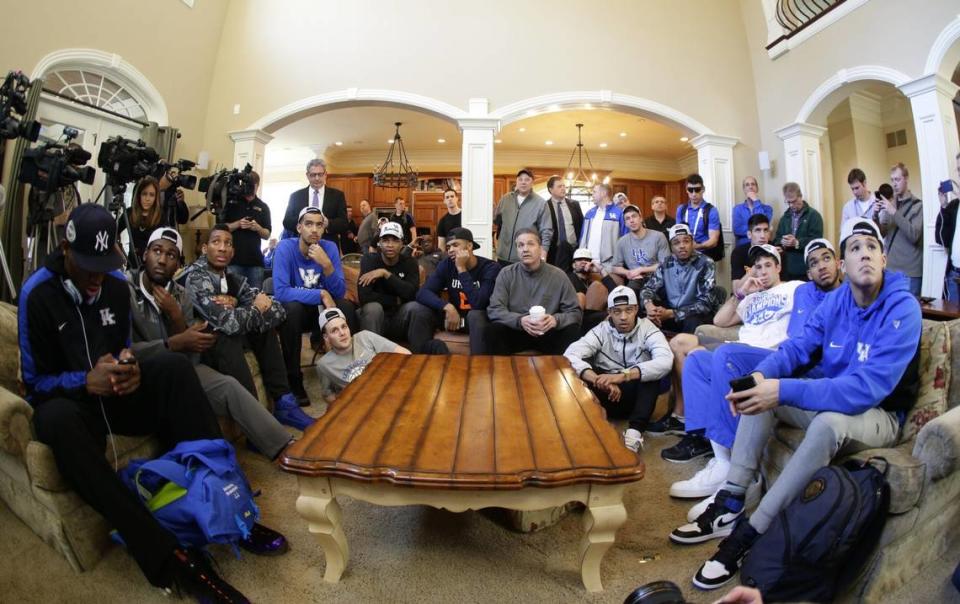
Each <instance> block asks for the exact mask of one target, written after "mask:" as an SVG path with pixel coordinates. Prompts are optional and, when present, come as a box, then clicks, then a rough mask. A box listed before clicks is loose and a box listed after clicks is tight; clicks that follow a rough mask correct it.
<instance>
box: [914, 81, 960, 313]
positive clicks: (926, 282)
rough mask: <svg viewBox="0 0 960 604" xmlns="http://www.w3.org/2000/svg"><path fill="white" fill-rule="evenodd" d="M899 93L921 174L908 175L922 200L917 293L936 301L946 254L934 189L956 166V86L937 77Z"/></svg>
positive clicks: (959, 144)
mask: <svg viewBox="0 0 960 604" xmlns="http://www.w3.org/2000/svg"><path fill="white" fill-rule="evenodd" d="M900 90H901V91H902V92H903V94H905V95H906V96H907V97H908V98H909V99H910V106H911V108H912V109H913V127H914V130H915V131H916V135H917V151H918V154H919V156H920V157H919V159H920V166H921V170H922V174H911V177H912V179H911V180H912V181H913V182H912V187H911V188H912V189H913V191H914V194H915V195H917V194H919V195H920V198H921V199H922V200H923V223H924V225H925V228H924V233H923V237H924V245H923V288H922V290H921V293H922V294H923V295H924V296H930V297H931V298H939V297H940V295H941V294H942V293H943V274H944V270H946V267H947V253H946V250H944V249H943V247H942V246H940V245H938V244H937V242H936V239H935V238H934V228H935V226H936V221H937V214H938V213H939V212H940V200H939V196H938V195H937V187H938V185H939V184H940V181H943V180H947V179H952V178H954V177H955V176H956V175H955V174H954V168H955V166H956V164H955V162H954V158H955V157H956V156H957V151H958V149H960V142H958V140H957V124H956V121H955V119H956V118H955V117H954V109H953V104H952V101H953V98H954V97H955V96H956V94H957V90H958V87H957V85H956V84H953V83H952V82H949V81H947V80H945V79H943V78H942V77H940V76H939V75H937V74H932V75H928V76H924V77H922V78H920V79H919V80H914V81H912V82H907V83H906V84H904V85H902V86H900Z"/></svg>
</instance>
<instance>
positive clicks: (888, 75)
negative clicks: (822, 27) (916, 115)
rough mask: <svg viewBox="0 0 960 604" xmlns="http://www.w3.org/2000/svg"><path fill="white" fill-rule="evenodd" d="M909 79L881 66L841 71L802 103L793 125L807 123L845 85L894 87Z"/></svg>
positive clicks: (862, 66)
mask: <svg viewBox="0 0 960 604" xmlns="http://www.w3.org/2000/svg"><path fill="white" fill-rule="evenodd" d="M911 79H912V78H911V77H910V76H908V75H907V74H905V73H903V72H902V71H898V70H896V69H892V68H890V67H884V66H882V65H859V66H857V67H849V68H847V69H841V70H840V71H838V72H837V73H835V74H833V75H832V76H830V77H829V78H827V80H826V81H825V82H823V83H822V84H820V85H819V86H817V88H816V90H814V91H813V93H812V94H811V95H810V96H809V97H807V100H806V101H805V102H804V103H803V106H802V107H800V112H799V113H797V118H796V119H795V120H794V123H795V124H802V123H806V122H808V121H809V120H810V116H811V115H812V114H813V112H814V111H816V110H817V108H818V107H819V106H820V104H821V103H822V102H823V101H825V100H826V99H827V97H829V96H830V95H831V94H833V93H834V92H836V91H837V90H840V89H841V88H843V87H844V86H845V85H847V84H851V83H853V82H858V81H862V80H877V81H880V82H887V83H889V84H893V85H894V86H902V85H903V84H906V83H907V82H909V81H910V80H911ZM788 128H789V126H788ZM779 132H780V131H778V133H779ZM781 138H782V137H781Z"/></svg>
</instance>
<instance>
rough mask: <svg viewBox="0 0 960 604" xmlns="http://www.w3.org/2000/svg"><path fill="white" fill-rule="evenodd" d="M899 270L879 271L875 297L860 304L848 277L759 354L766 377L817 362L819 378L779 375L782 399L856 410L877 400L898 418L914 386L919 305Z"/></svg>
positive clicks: (817, 407)
mask: <svg viewBox="0 0 960 604" xmlns="http://www.w3.org/2000/svg"><path fill="white" fill-rule="evenodd" d="M908 285H909V282H908V281H907V278H906V277H904V276H903V275H902V274H900V273H892V272H890V271H884V272H883V286H882V287H881V289H880V294H879V295H878V296H877V299H876V300H875V301H874V302H873V304H871V305H870V306H869V307H867V308H860V307H859V306H857V304H856V302H854V299H853V292H852V291H851V290H850V284H849V283H844V284H843V285H841V286H840V287H839V288H837V289H835V290H833V291H832V292H830V293H829V294H827V295H826V297H825V298H824V300H823V302H822V303H821V304H820V306H819V307H817V310H816V311H815V312H814V313H813V316H812V317H810V318H809V319H808V320H807V323H806V325H805V326H804V329H803V332H802V333H801V334H800V335H798V336H792V337H790V338H789V339H787V340H785V341H784V342H783V343H782V344H781V345H780V348H779V349H778V350H777V351H776V352H774V353H773V354H771V355H770V356H768V357H767V358H766V359H764V360H763V361H761V363H760V364H759V365H758V366H757V371H759V372H760V373H761V374H763V376H764V377H766V378H779V377H780V376H789V375H791V374H792V373H793V371H794V370H795V369H797V368H798V367H802V366H804V365H807V364H808V363H810V362H811V361H814V362H815V361H816V359H817V358H818V357H819V358H820V361H819V363H818V364H819V369H820V370H821V371H822V375H823V376H824V377H823V378H820V379H795V378H784V379H781V380H780V402H781V403H783V404H785V405H790V406H792V407H797V408H799V409H806V410H808V411H835V412H838V413H845V414H848V415H859V414H861V413H864V412H866V411H868V410H870V409H872V408H874V407H877V406H880V407H881V408H883V409H885V410H887V411H896V412H898V415H899V416H900V421H901V423H902V422H903V420H904V417H905V415H906V411H908V410H909V409H910V408H911V407H913V404H914V402H915V401H916V394H917V390H918V388H919V375H918V374H919V371H918V369H919V355H920V331H921V327H922V325H921V316H920V304H919V303H918V302H917V300H916V298H914V297H913V296H912V295H911V294H910V291H909V289H908Z"/></svg>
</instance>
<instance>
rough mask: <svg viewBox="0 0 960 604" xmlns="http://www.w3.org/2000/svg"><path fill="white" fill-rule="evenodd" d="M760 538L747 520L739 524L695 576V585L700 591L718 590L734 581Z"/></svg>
mask: <svg viewBox="0 0 960 604" xmlns="http://www.w3.org/2000/svg"><path fill="white" fill-rule="evenodd" d="M759 537H760V533H758V532H757V531H756V530H755V529H754V528H753V527H752V526H750V523H749V522H747V519H746V518H744V519H743V520H741V521H740V522H738V523H737V527H736V528H735V529H733V532H732V533H731V534H730V536H729V537H727V538H726V539H724V540H723V541H721V542H720V546H719V547H717V553H715V554H714V555H713V557H712V558H710V559H709V560H707V561H706V562H704V563H703V566H701V567H700V570H698V571H697V574H696V575H694V576H693V584H694V585H696V586H697V587H699V588H700V589H716V588H718V587H720V586H721V585H724V584H725V583H727V582H728V581H730V579H733V577H734V575H736V574H737V571H739V570H740V562H741V561H742V560H743V557H744V556H745V555H747V552H748V551H750V548H751V547H753V544H754V543H756V541H757V539H758V538H759Z"/></svg>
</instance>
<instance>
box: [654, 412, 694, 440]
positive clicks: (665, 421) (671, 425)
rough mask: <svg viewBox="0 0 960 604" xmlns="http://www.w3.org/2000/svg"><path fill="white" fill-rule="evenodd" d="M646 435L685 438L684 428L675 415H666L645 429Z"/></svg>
mask: <svg viewBox="0 0 960 604" xmlns="http://www.w3.org/2000/svg"><path fill="white" fill-rule="evenodd" d="M647 433H649V434H654V435H656V436H662V435H665V434H666V435H670V436H686V434H687V432H686V426H684V424H683V421H682V420H680V419H678V418H677V416H676V415H674V414H672V413H668V414H666V415H664V416H663V417H661V418H660V419H658V420H657V421H655V422H653V423H652V424H650V425H649V426H648V427H647Z"/></svg>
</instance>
